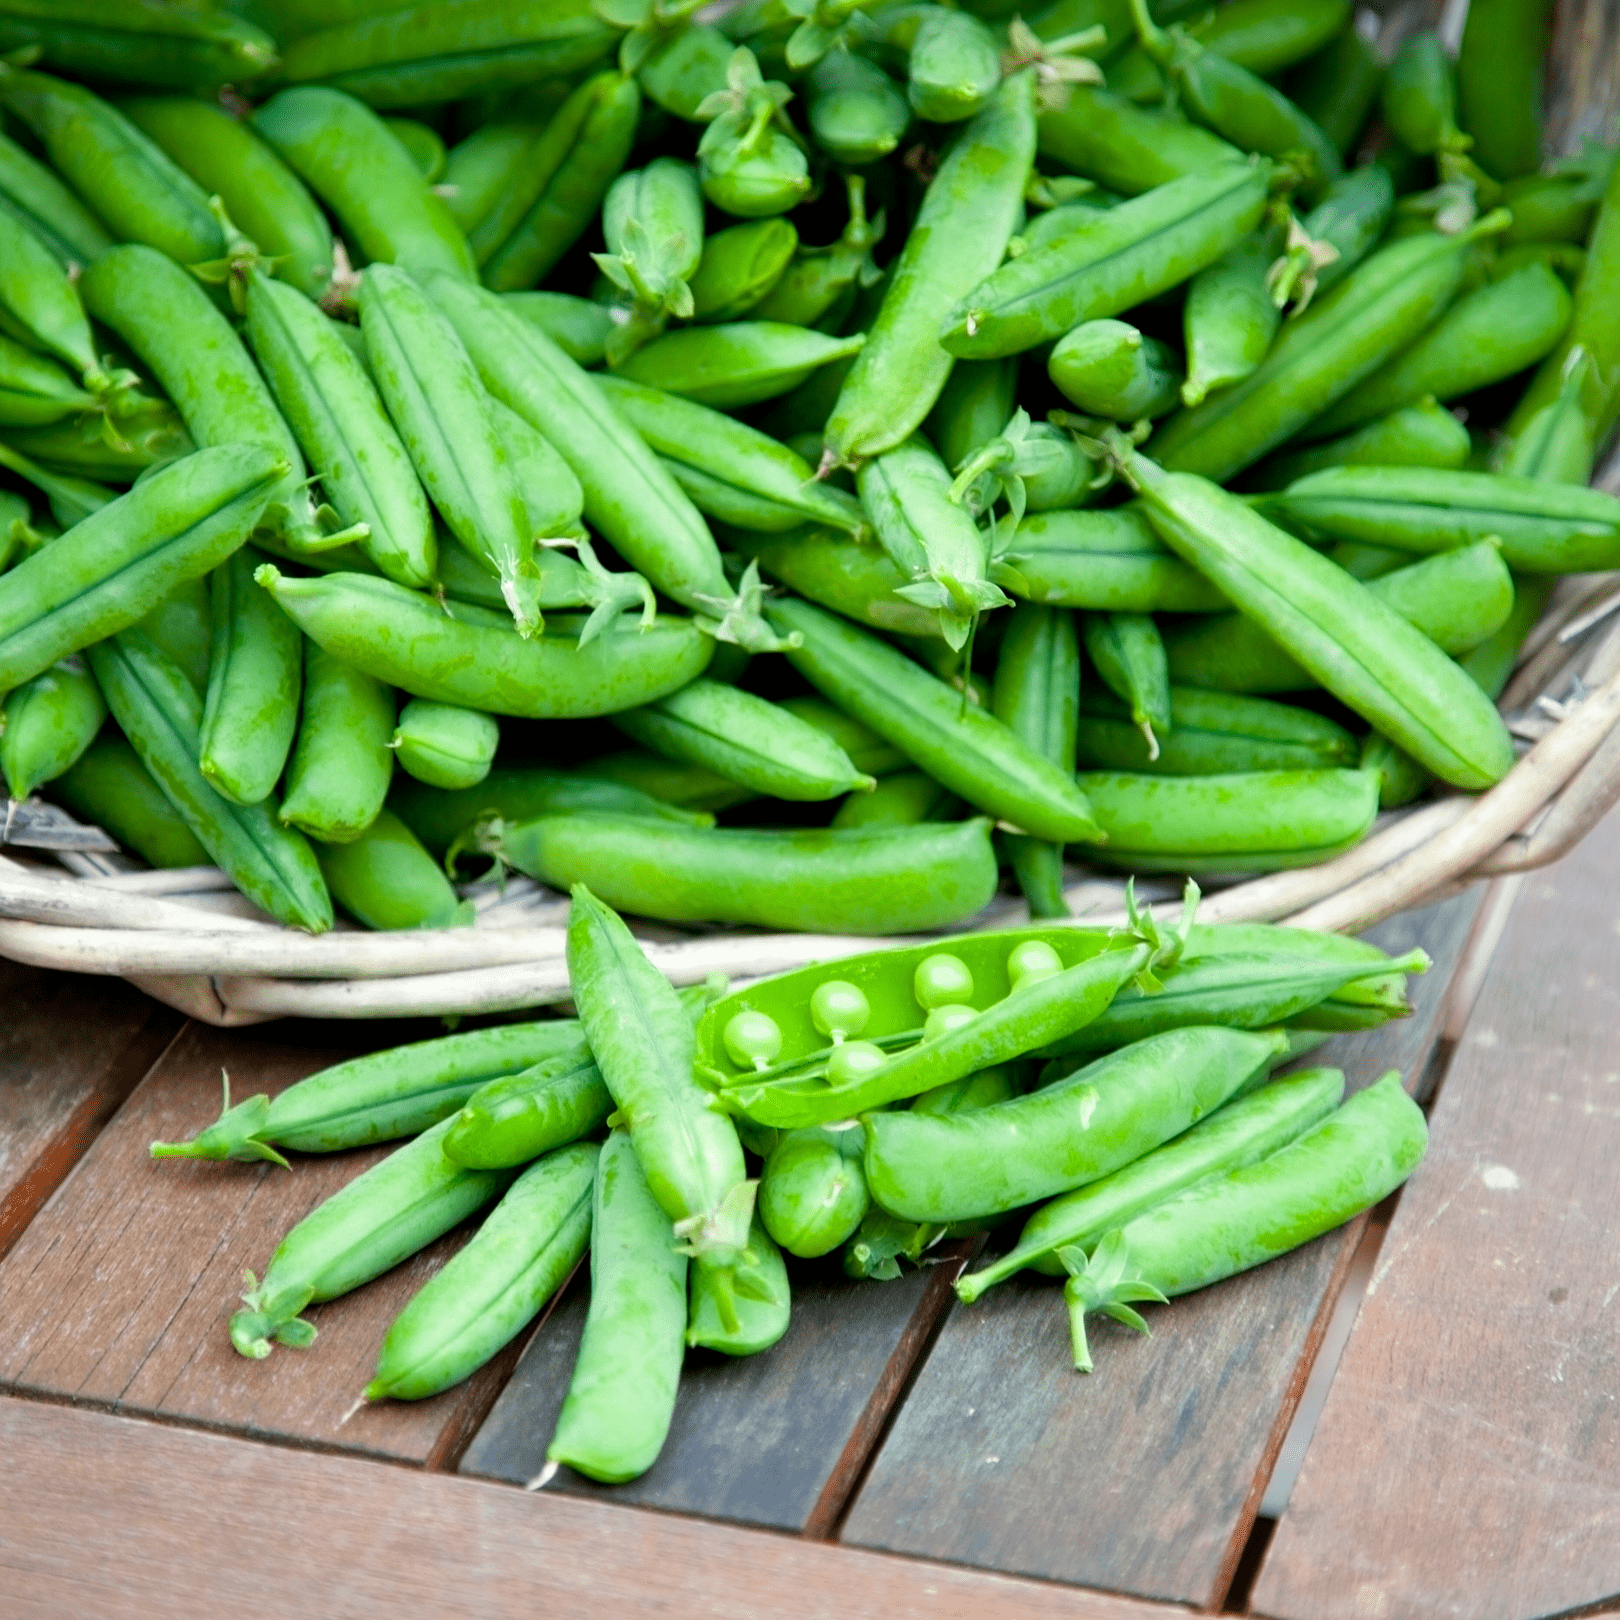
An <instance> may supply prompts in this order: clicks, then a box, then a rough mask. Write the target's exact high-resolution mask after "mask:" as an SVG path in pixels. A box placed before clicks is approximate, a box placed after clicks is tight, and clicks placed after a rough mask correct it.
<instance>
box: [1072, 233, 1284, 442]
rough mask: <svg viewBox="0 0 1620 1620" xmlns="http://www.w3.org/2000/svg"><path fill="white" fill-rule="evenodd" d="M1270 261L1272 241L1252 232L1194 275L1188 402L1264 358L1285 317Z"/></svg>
mask: <svg viewBox="0 0 1620 1620" xmlns="http://www.w3.org/2000/svg"><path fill="white" fill-rule="evenodd" d="M1271 261H1272V254H1271V251H1270V244H1269V243H1268V242H1267V241H1266V240H1265V238H1264V237H1251V238H1250V239H1248V240H1247V241H1245V242H1242V243H1240V244H1239V245H1238V246H1237V247H1235V248H1233V249H1232V250H1231V252H1229V253H1227V254H1226V255H1225V256H1224V257H1223V258H1220V259H1218V260H1216V262H1215V263H1214V264H1212V265H1210V266H1209V267H1208V268H1207V269H1204V270H1200V271H1199V272H1198V274H1197V275H1196V276H1194V277H1193V279H1192V284H1191V286H1189V287H1188V289H1187V302H1186V304H1185V306H1184V307H1183V309H1182V326H1183V329H1184V332H1185V335H1186V344H1187V380H1186V381H1185V382H1184V383H1183V384H1182V386H1181V399H1182V402H1183V403H1184V404H1187V405H1197V404H1198V403H1199V402H1200V401H1201V400H1203V398H1204V397H1205V396H1206V395H1207V394H1208V393H1209V391H1210V390H1211V389H1212V388H1224V387H1226V386H1227V385H1228V384H1229V383H1235V382H1242V380H1243V379H1244V378H1245V377H1247V376H1249V375H1250V374H1251V373H1252V372H1253V371H1254V370H1256V368H1257V367H1258V366H1259V364H1260V362H1261V361H1262V360H1264V359H1265V357H1266V354H1267V351H1268V350H1269V349H1270V348H1271V344H1272V340H1273V339H1274V338H1275V337H1276V335H1277V328H1278V326H1279V325H1280V324H1281V322H1282V316H1281V312H1280V311H1279V310H1278V309H1277V306H1276V305H1275V304H1274V303H1273V302H1272V299H1271V294H1270V292H1269V290H1268V288H1267V286H1266V272H1267V270H1268V269H1269V268H1270V265H1271ZM1065 341H1067V340H1065ZM1060 347H1061V345H1060ZM1059 386H1060V387H1061V386H1062V384H1061V383H1060V384H1059ZM1143 414H1149V413H1145V412H1144V413H1143Z"/></svg>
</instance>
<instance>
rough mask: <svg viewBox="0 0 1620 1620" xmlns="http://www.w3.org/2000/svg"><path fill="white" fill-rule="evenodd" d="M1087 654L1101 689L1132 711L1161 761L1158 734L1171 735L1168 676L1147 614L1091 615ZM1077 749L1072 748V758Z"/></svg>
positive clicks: (1086, 622)
mask: <svg viewBox="0 0 1620 1620" xmlns="http://www.w3.org/2000/svg"><path fill="white" fill-rule="evenodd" d="M1080 623H1081V633H1082V635H1083V636H1084V639H1085V644H1086V655H1087V657H1089V658H1090V659H1091V662H1092V665H1093V667H1094V668H1095V669H1096V671H1097V673H1098V674H1099V675H1100V676H1102V679H1103V685H1104V686H1106V687H1107V688H1108V689H1109V691H1111V692H1112V693H1113V694H1114V695H1115V696H1116V697H1118V698H1120V699H1122V700H1123V701H1124V702H1125V703H1126V704H1127V705H1128V706H1129V709H1130V716H1131V721H1132V723H1133V724H1134V725H1135V726H1136V728H1137V730H1138V731H1140V732H1141V734H1142V740H1143V741H1144V742H1145V743H1146V744H1147V750H1148V758H1149V759H1157V758H1158V754H1159V739H1158V735H1157V733H1158V732H1160V731H1169V730H1170V728H1171V724H1172V721H1171V714H1170V675H1169V668H1168V665H1167V664H1166V661H1165V652H1164V641H1163V639H1162V638H1161V637H1160V635H1159V629H1158V626H1157V625H1156V624H1155V623H1154V622H1153V620H1152V618H1150V617H1149V616H1148V615H1147V614H1145V613H1106V614H1104V613H1087V614H1085V615H1084V616H1083V617H1082V619H1081V621H1080ZM1073 754H1074V750H1073V749H1072V748H1071V749H1070V750H1069V757H1070V758H1072V757H1073Z"/></svg>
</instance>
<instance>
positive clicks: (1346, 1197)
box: [1064, 1070, 1429, 1372]
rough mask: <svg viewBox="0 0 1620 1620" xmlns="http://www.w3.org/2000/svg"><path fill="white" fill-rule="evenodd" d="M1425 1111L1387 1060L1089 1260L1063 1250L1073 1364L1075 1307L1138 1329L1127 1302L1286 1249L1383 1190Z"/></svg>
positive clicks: (1081, 1340)
mask: <svg viewBox="0 0 1620 1620" xmlns="http://www.w3.org/2000/svg"><path fill="white" fill-rule="evenodd" d="M1428 1134H1429V1133H1428V1126H1427V1124H1426V1123H1425V1121H1424V1118H1423V1111H1422V1110H1421V1109H1420V1108H1419V1107H1418V1106H1417V1104H1416V1103H1414V1102H1413V1101H1412V1099H1411V1098H1410V1097H1408V1096H1407V1095H1406V1093H1405V1092H1404V1091H1402V1090H1401V1084H1400V1076H1399V1075H1398V1074H1396V1073H1395V1072H1394V1071H1393V1070H1392V1071H1391V1072H1390V1073H1389V1074H1387V1075H1385V1076H1384V1077H1383V1079H1382V1080H1380V1081H1378V1082H1377V1083H1376V1084H1374V1085H1371V1086H1369V1087H1368V1088H1367V1089H1366V1090H1365V1091H1360V1092H1357V1093H1356V1095H1355V1096H1353V1097H1352V1098H1350V1100H1349V1101H1348V1102H1346V1103H1344V1104H1343V1105H1342V1106H1341V1107H1340V1108H1338V1109H1336V1110H1335V1111H1334V1112H1333V1113H1331V1114H1329V1115H1328V1117H1327V1118H1326V1119H1324V1120H1323V1121H1322V1122H1321V1123H1320V1124H1319V1125H1316V1126H1314V1127H1313V1128H1312V1129H1311V1130H1309V1131H1307V1132H1306V1133H1305V1134H1304V1135H1303V1136H1300V1137H1297V1138H1296V1139H1295V1140H1294V1141H1292V1142H1290V1143H1289V1144H1288V1145H1287V1146H1286V1147H1283V1148H1279V1149H1278V1150H1277V1151H1276V1152H1275V1153H1272V1154H1270V1155H1269V1156H1267V1157H1266V1158H1264V1159H1261V1160H1260V1161H1259V1163H1257V1164H1253V1165H1249V1166H1247V1167H1246V1168H1242V1169H1237V1170H1232V1171H1230V1172H1228V1173H1227V1174H1226V1175H1224V1176H1221V1177H1218V1178H1213V1179H1211V1180H1209V1181H1205V1182H1202V1183H1200V1184H1199V1185H1197V1186H1194V1187H1190V1188H1189V1189H1188V1190H1187V1191H1185V1192H1183V1193H1181V1194H1180V1195H1179V1196H1177V1197H1175V1198H1173V1199H1171V1200H1170V1201H1169V1202H1168V1203H1163V1204H1159V1205H1156V1206H1155V1207H1153V1208H1151V1209H1149V1210H1147V1211H1146V1212H1145V1213H1143V1214H1141V1215H1138V1216H1137V1217H1136V1218H1135V1219H1134V1220H1132V1221H1129V1222H1127V1223H1126V1224H1125V1225H1124V1226H1122V1227H1118V1228H1116V1230H1115V1231H1114V1232H1113V1233H1111V1234H1109V1235H1108V1236H1107V1237H1105V1238H1104V1239H1103V1241H1102V1242H1101V1243H1100V1244H1099V1245H1098V1246H1097V1248H1096V1250H1094V1251H1093V1253H1092V1256H1091V1259H1090V1261H1089V1263H1086V1262H1085V1261H1084V1258H1083V1256H1082V1255H1081V1254H1080V1253H1079V1252H1078V1251H1076V1250H1073V1249H1071V1250H1069V1251H1068V1253H1067V1255H1066V1256H1064V1258H1065V1260H1066V1261H1069V1262H1072V1263H1073V1266H1074V1274H1073V1275H1071V1277H1070V1280H1069V1282H1068V1284H1067V1285H1066V1286H1065V1288H1064V1297H1065V1300H1066V1302H1067V1304H1068V1307H1069V1329H1070V1337H1071V1339H1072V1341H1073V1345H1074V1359H1075V1365H1076V1366H1077V1367H1078V1368H1080V1370H1081V1371H1082V1372H1089V1371H1090V1369H1091V1355H1090V1351H1089V1350H1088V1348H1087V1346H1086V1333H1085V1316H1086V1313H1087V1312H1088V1311H1097V1310H1100V1311H1104V1312H1106V1313H1107V1314H1109V1315H1114V1316H1118V1315H1119V1314H1120V1313H1121V1312H1123V1313H1124V1315H1123V1318H1122V1319H1123V1320H1124V1321H1126V1322H1127V1324H1128V1325H1131V1326H1137V1327H1140V1328H1141V1330H1142V1331H1144V1332H1145V1331H1146V1324H1145V1323H1143V1322H1142V1320H1141V1318H1140V1317H1139V1316H1137V1314H1136V1312H1134V1311H1133V1310H1131V1309H1130V1307H1129V1305H1128V1304H1126V1303H1125V1301H1128V1300H1133V1299H1136V1300H1140V1299H1160V1300H1163V1299H1166V1298H1173V1297H1174V1296H1175V1295H1177V1294H1190V1293H1192V1292H1193V1290H1194V1289H1198V1288H1206V1287H1208V1286H1209V1284H1210V1283H1213V1282H1219V1281H1220V1280H1221V1279H1222V1278H1223V1277H1231V1276H1234V1275H1235V1274H1236V1273H1238V1272H1240V1271H1247V1270H1248V1269H1250V1267H1252V1266H1258V1265H1263V1264H1264V1263H1265V1262H1266V1261H1267V1260H1274V1259H1276V1258H1277V1256H1279V1255H1282V1254H1286V1253H1288V1252H1289V1250H1291V1249H1296V1248H1298V1247H1299V1246H1300V1244H1302V1243H1308V1242H1309V1241H1310V1240H1311V1239H1312V1238H1314V1237H1320V1236H1321V1235H1322V1233H1324V1232H1330V1231H1332V1230H1333V1228H1334V1227H1336V1226H1342V1225H1343V1224H1344V1223H1345V1222H1346V1221H1347V1220H1349V1219H1350V1218H1351V1217H1352V1216H1354V1215H1358V1214H1360V1212H1361V1211H1362V1210H1364V1209H1369V1208H1371V1207H1372V1205H1374V1204H1376V1203H1377V1202H1378V1201H1379V1199H1381V1198H1385V1197H1387V1196H1388V1195H1389V1194H1390V1193H1392V1192H1393V1191H1394V1190H1395V1189H1396V1188H1397V1187H1398V1186H1400V1184H1401V1183H1402V1182H1403V1181H1405V1180H1406V1178H1407V1177H1408V1176H1409V1175H1411V1173H1412V1171H1413V1170H1415V1169H1416V1168H1417V1165H1418V1163H1419V1161H1420V1160H1421V1159H1422V1157H1423V1152H1424V1148H1425V1147H1426V1146H1427V1144H1428Z"/></svg>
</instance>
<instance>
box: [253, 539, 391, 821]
mask: <svg viewBox="0 0 1620 1620" xmlns="http://www.w3.org/2000/svg"><path fill="white" fill-rule="evenodd" d="M260 572H261V573H262V572H263V570H262V569H261V570H260ZM393 732H394V694H393V693H392V692H390V691H389V690H388V688H387V687H386V686H385V685H383V683H382V682H381V681H378V680H375V679H374V678H373V677H372V676H370V675H368V674H365V673H364V672H363V671H361V670H359V669H356V668H354V667H353V666H351V665H349V664H346V663H344V662H343V660H342V659H341V658H338V657H336V656H334V655H333V654H331V653H329V652H327V651H326V649H325V648H323V647H322V646H321V645H320V643H319V642H318V641H316V640H310V641H309V642H307V643H306V645H305V648H304V696H303V704H302V708H301V711H300V714H299V722H298V741H297V743H296V745H295V746H294V748H293V754H292V759H291V761H290V762H289V763H288V766H287V786H286V795H285V797H284V798H283V799H282V802H281V809H280V815H281V819H282V821H283V822H285V823H286V824H287V825H289V826H295V827H298V828H300V829H301V830H302V831H304V832H306V833H309V834H310V835H311V836H312V837H315V838H319V839H322V840H323V841H325V842H328V843H337V844H346V843H348V842H349V841H350V840H351V839H355V838H358V837H359V836H360V834H361V833H363V832H364V831H365V830H366V828H367V827H369V826H370V825H371V823H372V822H373V821H375V820H376V819H377V813H378V811H380V810H381V809H382V806H383V800H384V799H385V798H386V797H387V796H388V782H389V778H390V777H391V776H392V775H393V772H394V755H393V752H392V750H391V749H390V748H389V746H388V743H389V739H390V738H391V737H392V736H393Z"/></svg>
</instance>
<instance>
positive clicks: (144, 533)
mask: <svg viewBox="0 0 1620 1620" xmlns="http://www.w3.org/2000/svg"><path fill="white" fill-rule="evenodd" d="M285 468H286V463H285V462H284V461H281V460H279V459H278V458H277V456H276V455H275V453H274V452H273V451H270V450H266V449H264V448H263V447H261V446H259V445H243V444H239V445H230V446H226V447H223V448H221V449H217V450H200V451H198V452H197V453H196V454H195V455H192V456H187V457H186V458H185V459H184V460H181V461H176V462H173V463H171V464H170V465H169V466H167V467H164V468H162V469H160V470H159V471H157V472H154V473H153V474H152V475H151V476H150V477H149V478H146V479H143V480H142V481H141V483H140V484H139V485H137V486H136V487H135V488H134V489H132V490H131V491H130V492H129V493H128V494H127V495H123V496H120V497H119V498H118V499H117V500H114V501H112V502H110V503H109V504H108V505H107V506H104V507H102V508H101V510H100V511H98V512H95V513H93V514H91V515H90V516H89V517H87V518H85V519H84V520H83V521H82V522H81V523H78V524H75V525H74V526H73V527H72V528H71V529H69V530H68V531H67V532H66V533H64V534H63V535H62V536H61V537H60V538H59V539H57V540H54V541H52V542H51V544H50V545H48V546H44V547H42V548H41V549H40V550H38V551H36V552H35V553H34V554H33V555H32V556H31V557H29V558H27V559H26V560H25V561H23V562H21V563H19V564H17V566H16V567H14V568H12V569H10V570H9V571H8V572H7V573H5V574H3V575H0V688H6V689H9V688H11V687H14V686H20V685H21V684H22V683H23V682H24V681H27V680H32V679H33V677H34V676H36V675H40V674H43V673H44V672H45V671H46V670H47V669H49V668H50V667H51V665H52V664H54V663H55V662H56V661H57V659H59V658H64V657H66V656H67V654H69V653H71V652H77V651H78V650H79V649H80V648H82V647H87V646H89V645H90V643H91V642H94V641H99V640H101V639H102V638H103V637H104V636H110V635H112V634H114V633H115V632H116V631H119V630H122V629H124V628H125V627H126V626H127V625H131V624H134V623H135V621H136V620H137V619H139V618H141V616H142V615H143V614H146V613H148V612H150V611H151V610H152V608H154V607H156V606H157V604H158V603H160V602H161V601H162V600H163V599H164V598H165V597H166V596H168V595H169V594H170V593H171V592H172V591H173V590H174V589H175V588H176V587H177V586H179V585H181V584H183V583H184V582H185V581H187V580H191V579H196V578H198V577H199V576H201V575H203V574H206V573H207V572H208V571H209V570H210V569H212V568H214V567H216V566H217V565H218V564H219V563H221V562H223V561H224V560H225V558H226V557H228V556H229V555H230V554H231V553H232V552H233V551H235V550H236V549H237V547H238V546H240V545H241V544H242V542H243V541H244V540H245V539H246V538H247V535H248V531H249V530H250V529H251V528H252V527H253V525H254V523H255V522H256V521H257V520H258V518H259V516H260V514H261V513H262V512H263V511H264V509H265V504H266V502H267V501H268V500H269V499H270V497H271V495H272V494H273V493H274V492H275V490H276V488H277V486H278V485H279V483H280V481H281V479H282V477H283V474H284V471H285Z"/></svg>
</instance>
